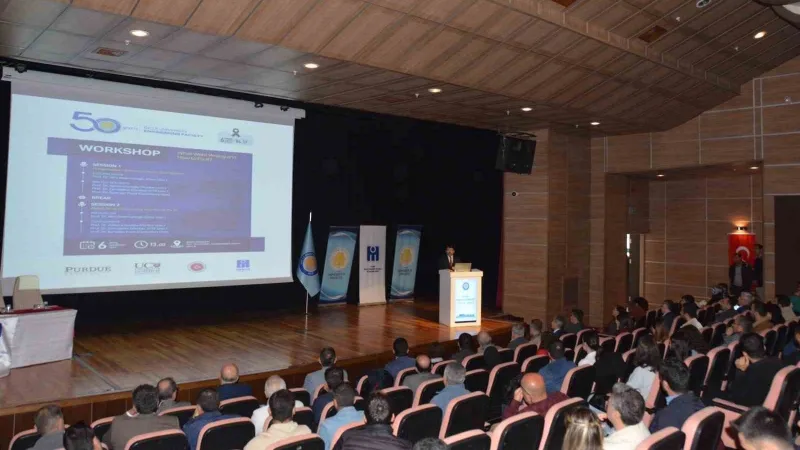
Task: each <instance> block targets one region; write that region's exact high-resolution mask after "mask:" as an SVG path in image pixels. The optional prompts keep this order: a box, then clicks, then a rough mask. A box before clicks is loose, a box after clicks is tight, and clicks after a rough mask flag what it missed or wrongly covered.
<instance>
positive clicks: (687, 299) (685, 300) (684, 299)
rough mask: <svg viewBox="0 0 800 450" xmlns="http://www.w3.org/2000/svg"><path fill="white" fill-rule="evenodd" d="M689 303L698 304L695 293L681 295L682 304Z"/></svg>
mask: <svg viewBox="0 0 800 450" xmlns="http://www.w3.org/2000/svg"><path fill="white" fill-rule="evenodd" d="M687 303H692V304H694V305H697V302H695V300H694V295H691V294H684V295H682V296H681V306H682V307H683V306H685V305H686V304H687Z"/></svg>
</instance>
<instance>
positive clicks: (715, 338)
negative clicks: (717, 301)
mask: <svg viewBox="0 0 800 450" xmlns="http://www.w3.org/2000/svg"><path fill="white" fill-rule="evenodd" d="M711 328H712V330H713V333H712V334H711V347H712V348H713V347H719V346H721V345H722V344H723V339H724V338H725V330H726V329H727V327H726V326H725V324H724V323H715V324H713V325H711Z"/></svg>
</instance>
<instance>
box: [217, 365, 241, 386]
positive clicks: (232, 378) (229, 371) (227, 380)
mask: <svg viewBox="0 0 800 450" xmlns="http://www.w3.org/2000/svg"><path fill="white" fill-rule="evenodd" d="M219 379H220V381H221V382H222V384H232V383H236V382H237V381H239V368H238V367H236V364H225V365H224V366H222V370H220V371H219Z"/></svg>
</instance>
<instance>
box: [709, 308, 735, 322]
mask: <svg viewBox="0 0 800 450" xmlns="http://www.w3.org/2000/svg"><path fill="white" fill-rule="evenodd" d="M737 314H739V313H738V312H737V311H736V310H735V309H733V308H731V309H729V310H727V311H720V312H718V313H717V314H716V315H715V316H714V323H722V322H725V321H726V320H728V319H733V318H734V317H736V315H737Z"/></svg>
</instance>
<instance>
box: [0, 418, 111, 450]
mask: <svg viewBox="0 0 800 450" xmlns="http://www.w3.org/2000/svg"><path fill="white" fill-rule="evenodd" d="M109 424H110V422H109ZM40 437H41V436H40V435H39V432H38V431H36V428H31V429H30V430H25V431H20V432H19V433H17V434H15V435H14V437H13V438H11V443H10V444H9V445H8V449H9V450H28V449H29V448H31V447H33V446H34V445H35V444H36V442H37V441H38V440H39V438H40Z"/></svg>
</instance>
